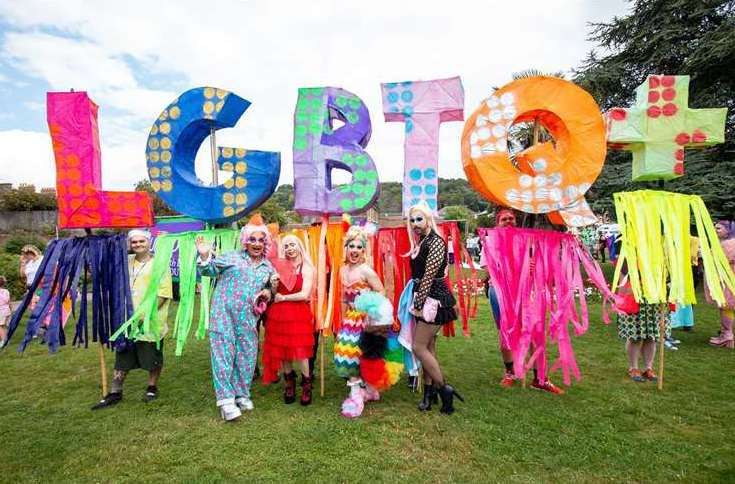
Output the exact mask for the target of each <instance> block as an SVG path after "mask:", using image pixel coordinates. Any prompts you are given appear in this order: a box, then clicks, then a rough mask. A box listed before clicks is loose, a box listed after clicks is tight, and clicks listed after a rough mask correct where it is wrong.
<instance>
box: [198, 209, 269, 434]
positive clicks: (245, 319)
mask: <svg viewBox="0 0 735 484" xmlns="http://www.w3.org/2000/svg"><path fill="white" fill-rule="evenodd" d="M269 240H270V239H269V236H268V230H267V228H266V227H265V225H262V222H261V223H260V224H254V223H253V221H251V223H249V224H248V225H246V226H245V227H243V230H242V233H241V241H242V244H243V249H242V250H239V251H234V252H228V253H226V254H221V255H219V256H217V257H212V254H211V247H210V246H209V244H208V243H207V242H205V241H204V239H203V238H202V237H201V236H200V237H198V238H197V241H196V245H197V251H198V252H199V263H198V266H199V272H200V274H201V275H203V276H208V277H216V278H217V282H216V286H215V289H214V294H213V295H212V308H211V310H210V315H209V344H210V349H211V358H212V381H213V383H214V392H215V395H216V397H217V406H218V407H219V408H220V413H221V414H222V418H223V419H224V420H228V421H229V420H234V419H236V418H237V417H239V416H240V415H241V410H252V408H253V403H252V401H251V400H250V385H251V383H252V381H253V372H254V370H255V364H256V359H257V356H258V327H257V322H258V318H259V311H258V306H259V305H261V306H262V304H263V303H264V302H265V301H268V300H270V297H271V292H270V290H269V289H268V288H269V287H270V284H271V282H270V280H271V277H272V276H274V275H275V270H274V269H273V266H272V265H271V263H270V262H269V261H268V260H267V259H266V258H265V252H266V246H267V245H268V243H269Z"/></svg>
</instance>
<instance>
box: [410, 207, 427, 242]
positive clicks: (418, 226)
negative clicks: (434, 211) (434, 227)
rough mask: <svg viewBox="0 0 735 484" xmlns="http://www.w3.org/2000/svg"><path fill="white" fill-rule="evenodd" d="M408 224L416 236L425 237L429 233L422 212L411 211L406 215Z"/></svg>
mask: <svg viewBox="0 0 735 484" xmlns="http://www.w3.org/2000/svg"><path fill="white" fill-rule="evenodd" d="M408 223H409V224H410V225H411V230H412V231H413V233H414V234H416V235H419V236H420V235H425V234H427V233H429V230H430V227H429V220H428V219H427V218H426V215H424V214H423V213H422V212H420V211H418V210H411V212H409V214H408Z"/></svg>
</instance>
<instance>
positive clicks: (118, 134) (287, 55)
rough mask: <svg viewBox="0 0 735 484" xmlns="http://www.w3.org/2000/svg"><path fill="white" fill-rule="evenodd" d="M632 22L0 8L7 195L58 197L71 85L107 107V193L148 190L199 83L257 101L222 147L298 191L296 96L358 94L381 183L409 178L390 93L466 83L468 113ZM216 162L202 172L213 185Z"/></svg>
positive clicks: (540, 14)
mask: <svg viewBox="0 0 735 484" xmlns="http://www.w3.org/2000/svg"><path fill="white" fill-rule="evenodd" d="M627 10H628V4H627V3H626V2H624V1H622V0H599V1H586V2H585V1H581V0H555V1H552V2H549V1H548V0H545V1H535V0H534V1H531V0H518V1H514V2H507V1H504V2H498V1H484V2H477V1H473V0H455V1H453V2H446V1H445V0H442V1H428V0H425V1H412V0H411V1H404V2H395V1H393V0H376V1H372V2H369V3H368V2H359V3H358V2H344V1H331V0H310V1H308V2H303V1H301V2H288V1H287V2H267V1H259V0H232V1H214V2H206V3H205V2H195V1H189V0H182V1H176V2H174V1H157V2H146V1H138V0H133V1H126V2H111V1H86V0H67V1H64V2H61V1H51V0H46V1H40V0H24V1H22V2H20V1H17V2H12V1H4V2H0V94H1V95H0V168H2V169H1V170H0V173H1V175H0V182H8V181H9V182H12V183H20V182H26V183H34V184H36V185H37V186H39V187H41V186H53V185H54V173H53V166H54V165H53V155H52V153H51V148H50V140H49V137H48V133H47V126H46V120H45V96H46V92H47V91H49V90H67V89H69V88H74V89H75V90H85V91H87V92H88V93H89V94H90V96H91V97H92V99H93V100H95V102H97V103H98V104H99V105H100V120H99V121H100V130H101V139H102V148H103V152H102V162H103V184H104V187H105V188H106V189H129V188H131V187H132V185H134V183H135V182H136V181H138V180H142V179H144V178H145V177H146V171H145V140H146V137H147V133H148V130H149V128H150V125H151V123H152V122H153V120H154V119H155V118H156V117H157V116H158V114H159V113H160V111H161V110H163V109H164V108H165V107H166V106H167V105H168V103H169V102H170V101H172V100H173V99H174V98H175V97H176V96H178V94H180V93H181V92H183V91H185V90H187V89H190V88H193V87H198V86H203V85H211V86H215V87H220V88H224V89H227V90H230V91H232V92H235V93H237V94H238V95H240V96H242V97H244V98H246V99H248V100H250V101H251V102H252V103H253V104H252V106H251V108H250V109H249V110H248V112H247V113H246V114H245V115H244V116H243V118H242V119H241V120H240V122H239V123H238V126H237V127H235V128H233V129H229V130H222V131H219V132H218V133H217V140H218V143H220V144H225V143H226V144H227V145H229V146H242V147H244V148H248V149H261V150H268V151H280V152H281V155H282V161H283V169H282V173H281V183H291V182H292V180H293V175H292V168H291V140H292V130H293V125H292V116H293V109H294V105H295V102H296V96H297V89H298V88H299V87H306V86H320V85H321V86H325V85H333V86H338V87H343V88H345V89H347V90H349V91H352V92H353V93H355V94H357V95H358V96H360V97H361V98H362V99H363V100H364V102H365V103H366V105H367V106H368V108H369V110H370V113H371V117H372V123H373V135H372V138H371V142H370V144H369V145H368V151H369V152H370V153H371V155H372V157H373V159H374V160H375V161H376V163H377V166H378V170H379V174H380V178H381V180H382V181H398V180H400V179H401V177H402V159H403V127H402V126H401V125H399V123H385V122H384V121H383V117H382V112H381V111H382V106H381V102H380V83H381V82H391V81H404V80H427V79H435V78H444V77H451V76H455V75H459V76H461V77H462V82H463V84H464V88H465V116H469V114H470V113H471V112H472V111H473V110H474V109H475V108H476V107H477V105H478V104H479V103H480V102H481V101H482V99H484V98H485V97H487V95H488V94H489V93H490V86H501V85H503V84H505V83H506V82H508V81H509V80H510V79H511V75H512V73H513V72H517V71H521V70H524V69H527V68H538V69H541V70H544V71H549V72H554V71H566V72H568V71H569V70H570V69H572V68H574V67H577V66H579V64H580V62H581V60H582V59H583V57H584V56H585V54H586V53H587V52H588V51H589V50H590V49H591V48H592V47H593V46H592V44H590V43H588V42H587V41H586V40H585V38H586V36H587V31H588V27H587V22H590V21H606V20H609V19H611V18H612V17H613V15H622V14H625V13H626V12H627ZM461 131H462V123H458V122H454V123H446V124H444V125H442V128H441V135H440V136H441V143H440V169H439V173H440V176H442V177H462V176H463V171H462V167H461V163H460V162H459V152H460V148H459V146H460V135H461ZM205 145H206V143H205ZM208 156H209V155H208V150H206V149H203V150H201V151H200V157H199V158H200V159H199V160H198V163H197V170H198V173H199V174H200V177H201V178H202V179H203V180H205V181H208V180H209V170H208V169H207V166H208V164H207V158H208Z"/></svg>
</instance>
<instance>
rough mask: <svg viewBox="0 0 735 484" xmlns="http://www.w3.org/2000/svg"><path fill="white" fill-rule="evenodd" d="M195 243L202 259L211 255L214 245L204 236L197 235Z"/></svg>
mask: <svg viewBox="0 0 735 484" xmlns="http://www.w3.org/2000/svg"><path fill="white" fill-rule="evenodd" d="M194 243H195V244H196V246H197V252H198V253H199V257H201V258H202V259H206V258H207V257H209V254H210V253H211V252H212V245H211V244H210V243H209V242H207V241H206V240H204V237H203V236H201V235H199V236H197V238H196V240H195V241H194Z"/></svg>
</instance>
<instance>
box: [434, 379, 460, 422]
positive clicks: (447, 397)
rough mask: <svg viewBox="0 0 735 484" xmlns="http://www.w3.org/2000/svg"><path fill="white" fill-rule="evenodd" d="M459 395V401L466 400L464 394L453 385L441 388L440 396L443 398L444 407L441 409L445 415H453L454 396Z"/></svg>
mask: <svg viewBox="0 0 735 484" xmlns="http://www.w3.org/2000/svg"><path fill="white" fill-rule="evenodd" d="M455 396H456V397H457V398H458V399H459V401H461V402H464V398H462V395H460V394H459V393H457V390H455V389H454V387H453V386H452V385H446V384H445V385H444V386H443V387H441V388H440V389H439V397H441V399H442V408H441V410H439V411H440V412H441V413H443V414H445V415H451V414H452V413H454V397H455Z"/></svg>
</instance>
